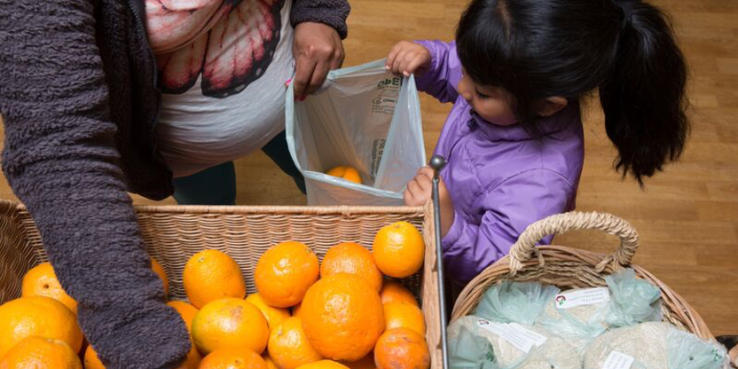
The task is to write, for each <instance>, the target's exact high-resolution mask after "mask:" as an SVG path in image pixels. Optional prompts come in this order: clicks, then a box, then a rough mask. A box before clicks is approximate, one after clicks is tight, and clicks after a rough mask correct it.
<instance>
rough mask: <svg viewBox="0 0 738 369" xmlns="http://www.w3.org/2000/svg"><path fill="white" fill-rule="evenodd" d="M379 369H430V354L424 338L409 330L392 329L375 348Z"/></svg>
mask: <svg viewBox="0 0 738 369" xmlns="http://www.w3.org/2000/svg"><path fill="white" fill-rule="evenodd" d="M374 361H375V363H376V364H377V369H428V367H430V353H429V352H428V345H427V344H426V343H425V340H424V339H423V337H421V336H420V335H419V334H417V333H415V332H414V331H412V330H410V329H407V328H396V329H390V330H388V331H386V332H384V334H382V337H380V338H379V341H378V342H377V347H376V348H374Z"/></svg>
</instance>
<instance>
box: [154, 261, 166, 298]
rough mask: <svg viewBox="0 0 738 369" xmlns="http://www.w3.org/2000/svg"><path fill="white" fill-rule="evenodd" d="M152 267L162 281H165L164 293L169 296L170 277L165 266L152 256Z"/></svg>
mask: <svg viewBox="0 0 738 369" xmlns="http://www.w3.org/2000/svg"><path fill="white" fill-rule="evenodd" d="M151 269H152V270H153V271H154V273H156V274H157V275H158V276H159V278H160V279H161V281H162V283H164V295H165V296H169V278H167V272H166V271H165V270H164V267H163V266H161V264H160V263H159V262H158V261H156V259H154V258H151Z"/></svg>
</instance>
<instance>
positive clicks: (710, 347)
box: [583, 322, 728, 369]
mask: <svg viewBox="0 0 738 369" xmlns="http://www.w3.org/2000/svg"><path fill="white" fill-rule="evenodd" d="M727 364H728V356H727V353H726V352H725V349H724V348H722V346H720V345H718V344H716V343H714V342H707V341H704V340H702V339H700V338H699V337H697V336H695V335H693V334H690V333H687V332H683V331H680V330H678V329H677V328H676V327H674V326H672V325H671V324H668V323H660V322H648V323H642V324H636V325H633V326H630V327H625V328H617V329H613V330H611V331H609V332H607V333H605V334H603V335H601V336H600V337H598V338H597V339H595V340H594V341H593V342H592V344H591V345H590V346H589V347H588V348H587V350H586V351H585V353H584V361H583V368H585V369H622V368H632V369H722V368H727Z"/></svg>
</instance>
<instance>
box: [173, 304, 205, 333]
mask: <svg viewBox="0 0 738 369" xmlns="http://www.w3.org/2000/svg"><path fill="white" fill-rule="evenodd" d="M167 305H169V306H171V307H173V308H174V310H177V312H178V313H179V315H181V316H182V320H184V322H185V325H186V326H187V331H189V332H192V320H193V319H195V315H197V312H198V311H199V310H197V308H196V307H194V306H192V305H190V304H188V303H186V302H184V301H169V302H167Z"/></svg>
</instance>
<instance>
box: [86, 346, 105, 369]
mask: <svg viewBox="0 0 738 369" xmlns="http://www.w3.org/2000/svg"><path fill="white" fill-rule="evenodd" d="M84 364H85V369H105V365H103V363H102V361H100V358H99V357H98V356H97V352H95V349H93V348H92V345H88V346H87V350H85V362H84Z"/></svg>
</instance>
